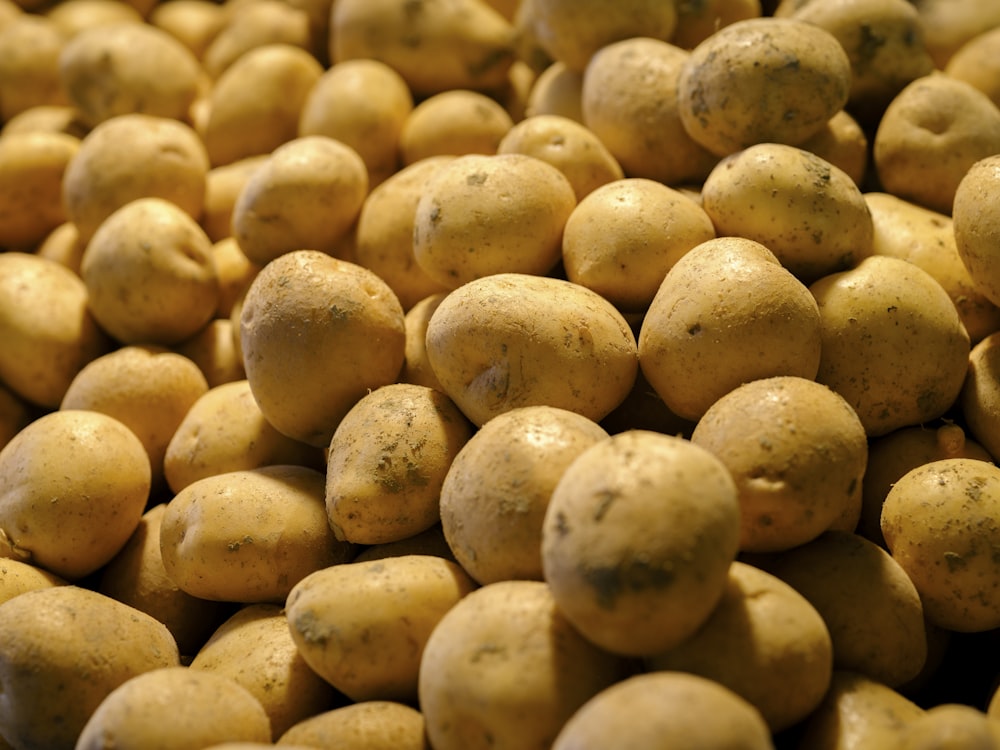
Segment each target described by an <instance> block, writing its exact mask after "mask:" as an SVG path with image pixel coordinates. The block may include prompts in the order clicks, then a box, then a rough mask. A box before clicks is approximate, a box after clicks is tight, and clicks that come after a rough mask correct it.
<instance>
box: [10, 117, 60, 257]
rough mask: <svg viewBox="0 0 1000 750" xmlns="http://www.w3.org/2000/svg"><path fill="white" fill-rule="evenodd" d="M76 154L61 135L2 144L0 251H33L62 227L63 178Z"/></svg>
mask: <svg viewBox="0 0 1000 750" xmlns="http://www.w3.org/2000/svg"><path fill="white" fill-rule="evenodd" d="M79 148H80V140H79V139H78V138H76V137H74V136H72V135H67V134H65V133H45V132H37V133H21V134H19V135H18V134H7V133H6V132H5V134H4V136H3V137H2V138H0V247H3V248H4V249H5V250H17V249H22V250H26V251H31V250H33V249H34V248H35V246H36V245H38V244H39V243H40V242H41V241H42V240H43V239H45V237H46V236H47V235H48V234H49V233H50V232H52V231H53V230H54V229H55V228H56V227H58V226H59V225H60V224H63V223H64V222H65V221H66V219H67V216H66V209H65V207H64V206H63V202H62V178H63V174H64V173H65V172H66V167H67V165H68V164H69V162H70V161H71V160H72V159H73V157H74V156H76V153H77V151H78V150H79Z"/></svg>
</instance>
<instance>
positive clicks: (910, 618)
mask: <svg viewBox="0 0 1000 750" xmlns="http://www.w3.org/2000/svg"><path fill="white" fill-rule="evenodd" d="M754 563H755V564H757V565H759V566H760V567H762V568H763V569H764V570H766V571H767V572H768V573H771V574H772V575H775V576H777V577H778V578H780V579H781V580H783V581H784V582H785V583H787V584H789V585H790V586H791V587H792V588H794V589H795V590H796V591H798V592H799V593H800V594H801V595H802V596H804V597H805V598H806V599H807V600H808V601H809V603H810V604H812V605H813V606H814V607H815V608H816V611H817V612H819V614H820V616H821V617H822V618H823V622H825V623H826V627H827V629H828V630H829V632H830V638H831V640H832V643H833V665H834V668H836V669H844V670H849V671H852V672H857V673H860V674H864V675H867V676H868V677H871V678H872V679H874V680H877V681H879V682H881V683H882V684H884V685H887V686H889V687H893V688H901V687H903V686H905V685H907V684H908V683H909V682H910V681H911V680H913V679H915V678H916V677H917V676H918V675H919V674H920V672H921V670H922V669H923V668H924V665H925V663H926V660H927V632H926V627H925V625H924V612H923V606H922V605H921V602H920V595H919V593H918V592H917V589H916V587H915V586H914V585H913V582H912V581H911V580H910V578H909V576H908V575H907V574H906V572H905V571H904V570H903V568H902V567H901V566H900V565H899V564H898V563H897V562H896V561H895V560H894V559H893V558H892V557H891V556H890V555H889V553H888V552H886V551H885V550H884V549H882V548H881V547H879V546H878V545H876V544H875V543H874V542H871V541H868V540H867V539H864V538H863V537H861V536H859V535H857V534H853V533H851V532H848V531H836V530H832V531H827V532H824V533H823V534H821V535H820V536H819V537H817V538H816V539H814V540H813V541H811V542H807V543H806V544H803V545H800V546H799V547H795V548H794V549H790V550H786V551H784V552H780V553H778V554H775V555H768V556H762V559H760V560H754Z"/></svg>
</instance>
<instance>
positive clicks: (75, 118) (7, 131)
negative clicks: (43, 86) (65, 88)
mask: <svg viewBox="0 0 1000 750" xmlns="http://www.w3.org/2000/svg"><path fill="white" fill-rule="evenodd" d="M25 131H28V132H37V131H46V132H52V133H65V134H66V135H72V136H75V137H77V138H83V136H85V135H86V134H87V127H86V126H85V125H84V124H83V123H82V122H81V121H80V113H79V112H77V110H76V107H72V106H70V105H68V104H38V105H36V106H34V107H28V109H26V110H24V111H22V112H18V113H17V114H16V115H13V116H12V117H11V118H10V119H9V120H7V122H6V123H4V126H3V130H2V131H0V136H8V135H14V134H15V133H23V132H25Z"/></svg>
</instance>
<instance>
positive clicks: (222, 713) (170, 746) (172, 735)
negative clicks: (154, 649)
mask: <svg viewBox="0 0 1000 750" xmlns="http://www.w3.org/2000/svg"><path fill="white" fill-rule="evenodd" d="M165 730H166V731H165ZM270 737H271V727H270V723H269V720H268V717H267V714H266V713H265V712H264V708H263V706H261V704H260V701H258V700H257V698H256V697H254V696H253V694H252V693H250V691H248V690H247V689H246V688H244V687H243V686H242V685H240V684H239V683H238V682H236V681H235V680H233V679H231V678H229V677H226V676H223V675H219V674H213V673H212V672H206V671H204V670H197V669H192V668H190V667H184V666H179V665H178V666H174V667H164V668H162V669H153V670H150V671H148V672H144V673H142V674H139V675H136V676H135V677H132V678H130V679H128V680H126V681H125V682H123V683H122V684H121V685H119V686H118V687H116V688H115V689H114V690H112V691H111V692H110V693H108V695H107V697H105V699H104V700H103V701H101V704H100V705H99V706H98V707H97V709H96V710H95V711H94V713H93V714H92V715H91V717H90V718H89V719H88V720H87V723H86V725H84V727H83V731H82V732H80V737H79V738H78V739H77V741H76V750H102V749H103V748H105V747H107V746H108V745H111V746H112V747H120V748H140V747H142V748H163V750H194V748H203V747H205V746H207V745H212V744H215V743H218V742H223V741H226V740H245V741H248V742H267V741H268V740H269V739H270Z"/></svg>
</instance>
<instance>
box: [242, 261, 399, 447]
mask: <svg viewBox="0 0 1000 750" xmlns="http://www.w3.org/2000/svg"><path fill="white" fill-rule="evenodd" d="M240 316H241V317H240V341H241V349H242V352H243V361H244V366H245V367H246V373H247V380H248V381H249V382H250V389H251V391H252V392H253V395H254V398H255V399H256V401H257V403H258V405H259V406H260V410H261V413H262V414H263V415H264V418H265V419H267V421H268V422H270V423H271V424H272V425H274V427H275V428H276V429H277V430H278V431H279V432H281V433H282V434H284V435H287V436H288V437H291V438H293V439H295V440H299V441H301V442H304V443H308V444H309V445H314V446H317V447H324V446H327V445H329V443H330V439H331V438H332V437H333V433H334V431H335V430H336V429H337V425H338V424H339V423H340V420H341V419H343V417H344V415H345V414H347V412H348V411H349V410H350V408H351V407H352V406H354V404H355V403H357V402H358V401H359V400H360V399H361V397H362V396H364V395H365V394H366V393H367V392H368V391H369V390H372V389H375V388H378V387H379V386H383V385H388V384H390V383H394V382H395V381H396V379H397V377H398V376H399V372H400V370H401V369H402V366H403V355H404V346H405V332H404V327H403V309H402V306H401V305H400V304H399V300H398V299H397V298H396V296H395V295H394V294H393V292H392V290H391V289H390V288H389V286H388V285H387V284H386V283H385V282H384V281H382V280H381V279H380V278H379V277H378V276H376V275H375V274H374V273H372V272H371V271H369V270H367V269H365V268H362V267H361V266H358V265H355V264H353V263H349V262H346V261H341V260H337V259H335V258H331V257H330V256H328V255H325V254H323V253H321V252H318V251H315V250H295V251H292V252H290V253H286V254H285V255H282V256H281V257H279V258H277V259H275V260H273V261H272V262H271V263H268V264H267V265H266V266H265V267H264V268H263V269H262V270H261V272H260V273H259V274H258V275H257V276H256V278H254V281H253V283H252V284H251V285H250V288H249V289H248V290H247V295H246V299H245V300H244V303H243V305H242V306H241V308H240ZM291 330H294V331H295V332H296V334H295V336H289V331H291ZM344 352H350V353H351V356H350V357H345V356H343V353H344ZM318 355H319V356H318Z"/></svg>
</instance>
